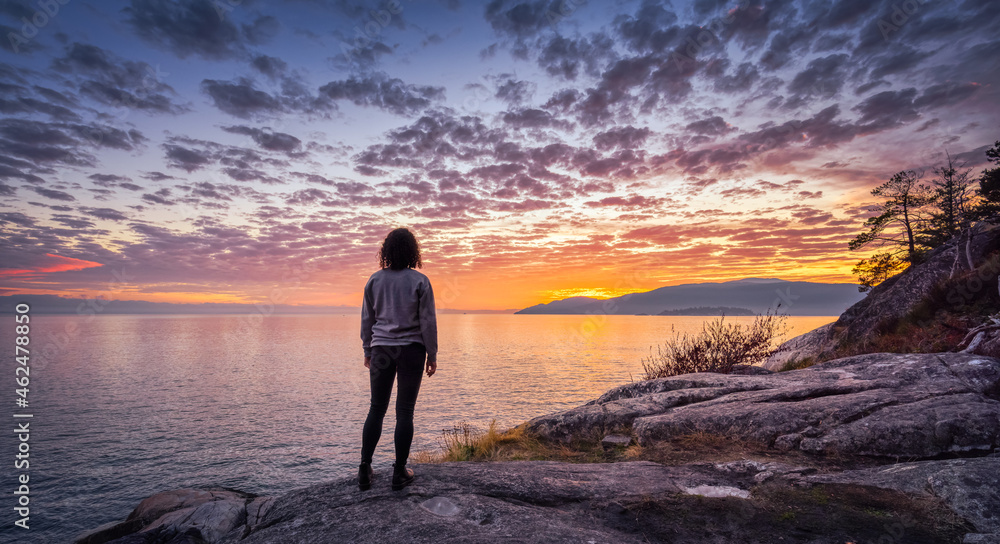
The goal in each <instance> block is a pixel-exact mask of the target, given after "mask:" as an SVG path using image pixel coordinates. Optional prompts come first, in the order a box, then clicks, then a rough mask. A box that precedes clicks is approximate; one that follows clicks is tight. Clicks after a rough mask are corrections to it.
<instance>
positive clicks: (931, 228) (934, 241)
mask: <svg viewBox="0 0 1000 544" xmlns="http://www.w3.org/2000/svg"><path fill="white" fill-rule="evenodd" d="M934 173H935V174H937V177H936V178H935V179H934V187H933V190H934V192H933V201H934V207H935V208H937V209H936V210H935V211H933V212H931V216H930V220H929V221H928V223H927V227H926V228H925V229H924V232H923V233H922V238H923V240H922V241H923V243H924V244H925V245H927V246H929V247H932V248H933V247H938V246H940V245H942V244H944V243H945V242H947V241H948V240H951V239H952V238H954V237H955V236H957V235H958V234H959V233H961V232H962V230H963V229H966V228H968V227H969V225H970V223H971V220H972V213H971V212H972V207H971V204H972V196H973V194H972V188H971V184H972V180H971V179H970V177H969V174H970V173H972V169H963V167H962V165H957V164H955V160H954V159H953V158H952V157H951V155H950V154H949V155H948V163H947V164H946V165H945V166H940V167H938V168H935V169H934Z"/></svg>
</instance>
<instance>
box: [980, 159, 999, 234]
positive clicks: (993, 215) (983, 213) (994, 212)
mask: <svg viewBox="0 0 1000 544" xmlns="http://www.w3.org/2000/svg"><path fill="white" fill-rule="evenodd" d="M986 160H987V161H989V162H991V163H993V164H994V165H996V166H995V167H994V168H987V169H985V170H983V174H982V176H980V177H979V190H978V191H977V192H978V194H979V203H978V204H977V205H976V208H975V216H976V219H979V220H981V221H988V222H990V223H1000V140H997V142H996V143H994V144H993V147H992V148H991V149H987V150H986Z"/></svg>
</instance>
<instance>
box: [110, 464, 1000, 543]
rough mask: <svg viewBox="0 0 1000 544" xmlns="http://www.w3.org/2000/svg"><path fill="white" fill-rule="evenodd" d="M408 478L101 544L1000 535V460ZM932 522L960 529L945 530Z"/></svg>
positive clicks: (223, 512) (181, 521) (313, 489)
mask: <svg viewBox="0 0 1000 544" xmlns="http://www.w3.org/2000/svg"><path fill="white" fill-rule="evenodd" d="M414 468H415V470H416V472H417V480H416V482H415V483H414V484H413V485H411V486H409V487H407V488H405V489H404V490H403V491H398V492H394V491H390V489H389V483H388V481H387V480H386V477H385V476H386V475H384V474H379V475H377V476H379V477H377V478H376V480H375V482H374V486H373V487H372V489H371V490H369V491H364V492H361V491H358V489H357V480H356V479H355V478H352V477H350V476H346V475H345V476H342V477H339V478H337V479H335V480H333V481H329V482H325V483H321V484H317V485H313V486H309V487H306V488H301V489H297V490H294V491H291V492H288V493H285V494H283V495H280V496H274V497H257V498H252V499H251V498H248V500H247V501H245V502H241V501H240V500H239V497H220V498H219V499H217V500H207V501H200V502H199V503H198V504H197V505H189V506H183V507H181V508H177V509H174V508H173V504H170V503H176V502H177V501H175V500H174V497H171V493H172V492H165V493H162V494H160V495H159V496H153V497H151V501H150V502H152V503H160V504H166V505H167V507H168V508H169V510H168V511H166V512H165V513H163V514H162V515H161V516H160V517H159V518H157V519H156V520H154V521H152V522H151V523H149V524H148V525H146V526H145V527H143V528H141V529H138V530H137V531H136V532H133V533H131V534H128V535H123V536H121V537H117V539H101V540H96V541H99V542H112V543H114V544H205V543H210V544H216V543H227V544H236V543H246V544H264V543H282V544H290V543H320V542H322V543H326V542H352V543H362V544H364V543H380V544H381V543H390V542H391V543H395V542H406V543H418V544H419V543H432V542H433V543H437V542H463V543H464V542H473V543H493V542H532V543H541V542H544V543H546V544H548V543H551V542H555V543H570V542H573V543H577V542H595V543H598V542H600V543H639V542H707V543H720V544H722V543H729V542H747V543H750V544H765V543H771V542H775V541H777V540H775V538H774V537H775V535H776V534H780V535H781V539H780V540H781V541H782V542H788V543H810V544H842V543H843V542H847V541H851V542H854V541H857V542H880V541H881V540H879V539H880V538H881V537H882V536H883V535H884V534H885V531H886V528H887V527H896V526H899V528H898V531H896V529H894V531H895V532H893V535H894V538H895V537H903V540H894V541H905V542H912V543H914V544H936V543H937V542H957V541H958V539H959V538H962V537H963V536H966V537H967V538H982V537H986V538H992V537H991V536H990V535H992V534H994V533H995V532H996V531H997V530H998V529H1000V524H998V523H997V517H996V514H995V512H997V511H998V509H1000V496H998V492H997V483H998V482H997V474H1000V470H998V469H1000V458H994V457H991V458H984V459H975V460H953V461H923V462H917V463H907V464H902V465H894V466H891V467H879V468H873V469H866V470H848V471H843V472H838V473H834V474H820V473H817V471H816V469H814V468H809V467H804V466H792V465H786V464H784V463H781V462H774V461H769V462H761V461H754V460H748V459H742V460H736V461H730V462H725V463H718V464H709V463H704V464H693V465H683V466H664V465H660V464H657V463H652V462H646V461H639V462H624V463H601V464H574V463H561V462H550V461H519V462H494V463H443V464H430V465H415V466H414ZM817 488H818V489H817ZM873 489H875V490H881V489H885V490H887V491H879V492H872V491H870V490H873ZM184 493H186V490H185V492H184ZM914 497H917V499H916V500H915V499H914ZM920 497H926V498H927V500H930V501H931V503H930V508H933V510H931V511H928V510H927V509H926V508H927V504H928V503H927V502H926V501H925V500H924V499H921V498H920ZM241 505H242V506H241ZM925 513H930V514H932V516H934V517H940V518H941V519H945V520H948V519H950V518H949V516H952V515H954V514H958V516H959V517H960V518H961V519H959V520H958V521H957V522H955V523H951V522H946V523H951V525H952V526H951V527H947V526H943V527H942V526H938V524H937V522H936V521H934V520H929V519H925V518H924V517H923V514H925ZM956 523H957V524H959V525H960V526H957V527H956ZM971 531H975V532H971ZM966 533H968V535H966ZM978 541H984V542H989V540H978Z"/></svg>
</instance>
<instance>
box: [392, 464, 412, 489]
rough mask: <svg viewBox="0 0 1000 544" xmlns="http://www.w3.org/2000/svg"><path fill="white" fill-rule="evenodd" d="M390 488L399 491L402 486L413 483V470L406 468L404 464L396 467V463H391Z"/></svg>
mask: <svg viewBox="0 0 1000 544" xmlns="http://www.w3.org/2000/svg"><path fill="white" fill-rule="evenodd" d="M392 467H393V470H392V490H393V491H399V490H400V489H403V488H404V487H406V486H408V485H410V484H412V483H413V478H414V476H413V471H412V470H410V469H408V468H406V465H403V466H400V467H397V466H396V463H393V464H392Z"/></svg>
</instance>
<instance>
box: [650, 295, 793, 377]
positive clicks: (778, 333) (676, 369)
mask: <svg viewBox="0 0 1000 544" xmlns="http://www.w3.org/2000/svg"><path fill="white" fill-rule="evenodd" d="M786 318H787V316H785V315H780V314H778V313H777V312H771V311H768V312H767V313H765V314H763V315H758V316H757V317H755V318H754V320H753V323H749V324H745V325H741V324H739V323H727V322H726V321H725V319H726V318H725V316H722V317H720V318H719V319H714V320H712V321H709V322H707V323H705V325H703V326H702V330H701V332H700V333H698V334H695V335H691V334H687V333H684V334H675V335H674V338H673V339H671V340H670V341H668V342H667V343H666V344H664V345H663V346H660V347H657V354H656V355H655V356H652V355H651V356H650V357H649V358H647V359H644V360H643V361H642V368H643V370H644V371H645V373H646V376H645V379H647V380H652V379H655V378H665V377H667V376H677V375H679V374H688V373H691V372H719V373H722V374H728V373H730V372H732V370H733V367H734V366H736V365H754V364H759V363H762V362H764V361H765V360H766V359H767V358H768V357H770V356H771V354H773V353H774V352H775V350H776V349H777V344H776V340H777V339H779V338H780V337H782V336H783V335H784V334H785V330H786V324H785V321H786Z"/></svg>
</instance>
